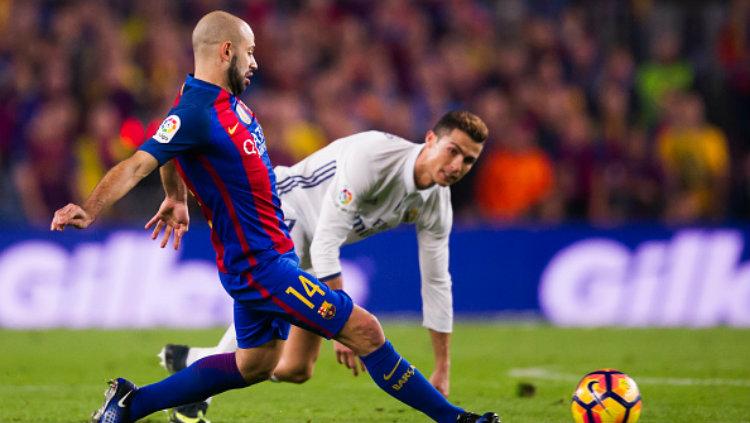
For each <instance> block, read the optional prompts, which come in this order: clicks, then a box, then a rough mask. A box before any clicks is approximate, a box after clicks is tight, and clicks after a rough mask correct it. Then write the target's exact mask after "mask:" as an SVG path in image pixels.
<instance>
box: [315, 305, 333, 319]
mask: <svg viewBox="0 0 750 423" xmlns="http://www.w3.org/2000/svg"><path fill="white" fill-rule="evenodd" d="M318 314H320V315H321V316H322V317H323V318H324V319H326V320H330V319H333V316H335V315H336V306H335V305H333V304H331V303H329V302H328V301H323V304H321V305H320V307H319V308H318Z"/></svg>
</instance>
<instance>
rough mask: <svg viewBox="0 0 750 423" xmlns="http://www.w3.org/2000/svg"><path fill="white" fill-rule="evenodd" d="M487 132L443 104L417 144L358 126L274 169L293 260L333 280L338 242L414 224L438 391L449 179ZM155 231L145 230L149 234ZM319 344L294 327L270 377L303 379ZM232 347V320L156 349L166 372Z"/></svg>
mask: <svg viewBox="0 0 750 423" xmlns="http://www.w3.org/2000/svg"><path fill="white" fill-rule="evenodd" d="M487 136H488V130H487V126H486V125H485V124H484V122H482V120H481V119H480V118H479V117H478V116H476V115H474V114H472V113H469V112H467V111H452V112H449V113H446V114H445V115H444V116H443V117H441V118H440V120H439V121H438V122H437V123H436V124H435V126H434V127H433V128H432V129H431V130H430V131H428V132H427V134H426V136H425V139H424V143H423V144H417V143H413V142H411V141H408V140H405V139H403V138H400V137H398V136H395V135H392V134H388V133H385V132H379V131H367V132H361V133H358V134H353V135H350V136H348V137H345V138H342V139H339V140H336V141H334V142H332V143H331V144H329V145H327V146H326V147H324V148H322V149H321V150H319V151H317V152H315V153H314V154H312V155H310V156H309V157H307V158H305V159H304V160H302V161H301V162H299V163H297V164H295V165H294V166H291V167H285V166H278V167H276V168H275V169H274V172H275V173H276V177H277V178H278V181H279V182H278V188H279V195H280V198H281V207H282V210H283V211H284V217H285V219H286V223H287V226H288V227H289V233H290V235H291V237H292V239H293V240H294V249H295V252H296V253H297V256H298V257H299V258H300V266H301V267H302V268H303V269H305V270H307V271H309V272H310V273H312V274H314V275H316V276H317V277H318V280H320V281H321V282H325V283H326V284H328V286H329V287H330V288H332V289H342V288H345V286H344V280H343V278H342V275H341V263H340V262H339V250H340V248H341V247H342V245H344V244H348V243H355V242H360V241H363V240H365V239H367V238H368V237H370V236H372V235H374V234H376V233H379V232H382V231H385V230H388V229H390V228H395V227H397V226H399V225H401V224H402V223H404V224H413V225H414V226H415V228H416V234H417V244H418V248H419V267H420V272H421V275H422V278H421V282H422V289H421V293H422V310H423V320H422V324H423V326H424V327H426V328H427V330H428V331H429V335H430V338H431V341H432V348H433V354H434V358H435V365H434V368H433V372H432V374H431V375H430V378H429V381H430V383H432V385H433V386H434V387H435V388H436V389H437V390H438V391H440V392H441V393H442V394H443V395H445V396H448V393H449V390H450V338H451V332H452V330H453V301H452V299H453V296H452V292H451V286H452V278H451V274H450V272H449V271H448V257H449V247H448V239H449V237H450V232H451V227H452V223H453V209H452V207H451V198H450V188H449V185H452V184H454V183H456V182H458V181H459V180H461V178H463V177H464V176H465V175H466V174H467V173H468V172H469V171H470V170H471V169H472V167H473V166H474V164H475V163H476V161H477V159H478V158H479V156H480V154H481V152H482V147H483V145H484V141H485V140H486V139H487ZM160 213H161V211H160V212H159V213H157V216H156V217H155V218H158V216H159V214H160ZM156 235H157V233H156V232H154V234H153V237H154V238H155V237H156ZM165 245H166V241H165V240H162V246H165ZM404 282H406V281H404ZM375 289H377V287H375ZM393 295H398V292H394V294H393ZM320 345H321V338H320V337H319V336H317V335H315V334H314V333H312V332H309V331H306V330H304V329H301V328H297V327H293V328H292V329H291V331H290V334H289V339H288V340H287V342H286V344H285V345H284V351H283V353H282V355H281V359H280V361H279V364H278V365H277V366H276V368H275V369H274V372H273V376H272V380H274V381H279V382H292V383H304V382H306V381H307V380H309V379H310V378H311V377H312V375H313V368H314V367H315V362H316V360H317V358H318V354H319V351H320ZM236 348H237V340H236V337H235V328H234V326H230V327H229V329H228V330H227V331H226V333H225V334H224V336H222V338H221V340H220V341H219V343H218V344H217V345H216V346H215V347H212V348H195V347H193V348H189V347H188V346H186V345H175V344H167V345H166V346H165V347H164V348H163V349H162V351H161V352H160V354H159V356H160V357H161V359H162V365H163V366H164V367H165V368H166V369H167V370H169V371H171V372H175V371H179V370H181V369H183V368H184V367H186V366H188V365H190V364H192V363H194V362H195V361H197V360H199V359H201V358H203V357H205V356H208V355H213V354H219V353H226V352H232V351H234V350H235V349H236ZM334 350H335V353H336V359H337V360H338V362H339V363H342V364H344V365H345V366H346V367H348V368H350V369H352V372H353V373H354V375H355V376H356V375H357V374H358V373H359V370H360V365H361V362H360V363H358V362H359V359H358V358H357V357H356V355H354V354H353V352H352V351H351V350H349V349H348V348H346V347H344V346H343V345H341V344H339V343H338V342H334ZM208 406H209V401H208V400H207V401H201V402H199V403H194V404H187V405H184V406H180V407H177V408H176V409H173V410H171V411H170V413H169V419H170V421H171V422H173V423H201V422H206V421H207V420H205V415H206V413H207V410H208Z"/></svg>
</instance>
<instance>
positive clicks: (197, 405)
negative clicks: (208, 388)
mask: <svg viewBox="0 0 750 423" xmlns="http://www.w3.org/2000/svg"><path fill="white" fill-rule="evenodd" d="M207 411H208V402H206V401H201V402H194V403H192V404H187V405H181V406H179V407H177V408H173V409H171V410H170V411H169V422H170V423H211V422H210V421H208V420H207V419H206V412H207Z"/></svg>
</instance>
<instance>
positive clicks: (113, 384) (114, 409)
mask: <svg viewBox="0 0 750 423" xmlns="http://www.w3.org/2000/svg"><path fill="white" fill-rule="evenodd" d="M136 390H138V387H136V386H135V385H133V384H132V383H131V382H130V381H128V380H125V379H123V378H121V377H118V378H117V379H115V380H110V381H109V387H108V388H107V390H106V391H104V404H102V406H101V407H100V408H99V409H98V410H96V411H94V414H92V415H91V423H129V422H130V409H129V406H130V401H131V399H132V396H133V395H132V394H133V392H135V391H136Z"/></svg>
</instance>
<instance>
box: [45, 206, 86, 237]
mask: <svg viewBox="0 0 750 423" xmlns="http://www.w3.org/2000/svg"><path fill="white" fill-rule="evenodd" d="M93 221H94V219H93V218H92V217H91V216H90V215H89V214H88V213H86V210H84V209H83V208H82V207H81V206H79V205H77V204H73V203H69V204H68V205H67V206H65V207H63V208H61V209H58V210H57V211H56V212H55V215H54V216H53V217H52V223H51V224H50V227H49V229H50V230H51V231H62V230H63V229H65V227H66V226H73V227H75V228H78V229H85V228H88V227H89V225H90V224H91V222H93Z"/></svg>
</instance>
